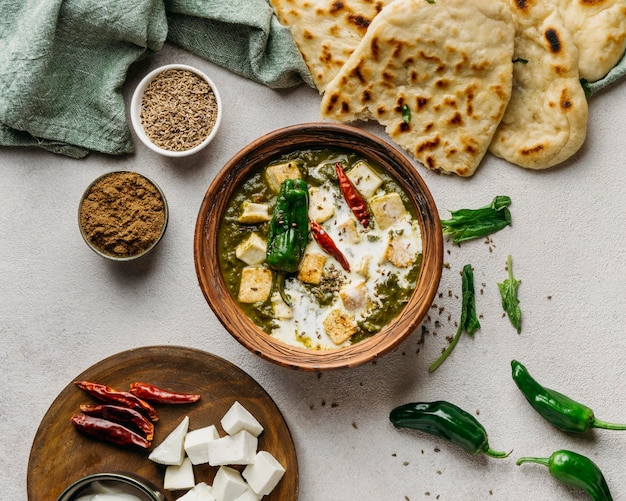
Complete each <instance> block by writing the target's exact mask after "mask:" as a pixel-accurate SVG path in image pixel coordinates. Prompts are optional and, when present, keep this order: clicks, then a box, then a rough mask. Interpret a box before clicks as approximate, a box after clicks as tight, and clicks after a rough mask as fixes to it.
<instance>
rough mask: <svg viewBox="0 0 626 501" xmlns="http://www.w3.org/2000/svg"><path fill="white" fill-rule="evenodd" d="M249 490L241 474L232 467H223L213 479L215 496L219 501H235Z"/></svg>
mask: <svg viewBox="0 0 626 501" xmlns="http://www.w3.org/2000/svg"><path fill="white" fill-rule="evenodd" d="M247 488H248V485H247V484H246V481H245V480H244V479H243V477H242V476H241V473H239V472H238V471H237V470H235V469H234V468H231V467H230V466H221V467H220V469H219V470H217V473H216V474H215V478H214V479H213V496H214V497H215V499H216V500H217V501H235V499H237V498H238V497H239V496H241V495H242V494H243V493H244V492H245V491H246V489H247Z"/></svg>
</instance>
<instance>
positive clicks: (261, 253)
mask: <svg viewBox="0 0 626 501" xmlns="http://www.w3.org/2000/svg"><path fill="white" fill-rule="evenodd" d="M266 255H267V242H266V241H265V240H264V239H263V238H261V237H260V236H259V234H258V233H250V236H249V237H248V238H246V239H245V240H244V241H243V242H241V243H240V244H239V245H238V246H237V247H236V248H235V256H237V259H240V260H241V261H243V262H244V263H246V264H247V265H249V266H254V265H255V264H261V263H262V262H263V261H265V256H266Z"/></svg>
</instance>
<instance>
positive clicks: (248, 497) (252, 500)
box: [235, 486, 262, 501]
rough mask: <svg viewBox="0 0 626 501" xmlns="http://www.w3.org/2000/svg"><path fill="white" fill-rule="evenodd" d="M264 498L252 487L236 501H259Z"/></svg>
mask: <svg viewBox="0 0 626 501" xmlns="http://www.w3.org/2000/svg"><path fill="white" fill-rule="evenodd" d="M261 497H262V496H260V495H259V494H257V493H256V492H254V491H253V490H252V489H251V488H250V486H248V488H247V489H246V490H245V491H243V494H241V495H240V496H238V497H237V499H235V501H259V500H260V499H261Z"/></svg>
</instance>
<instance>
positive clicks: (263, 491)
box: [242, 451, 285, 496]
mask: <svg viewBox="0 0 626 501" xmlns="http://www.w3.org/2000/svg"><path fill="white" fill-rule="evenodd" d="M284 474H285V468H284V467H283V465H281V464H280V463H279V462H278V460H277V459H276V458H275V457H274V456H272V455H271V454H270V453H269V452H267V451H259V452H258V453H257V455H256V457H255V458H254V463H252V464H250V465H248V466H246V467H245V468H244V470H243V473H242V475H243V478H245V479H246V480H247V482H248V485H249V486H250V487H251V488H252V490H253V491H254V492H256V493H257V494H260V495H261V496H267V495H269V494H270V493H271V492H272V491H273V490H274V488H275V487H276V485H277V484H278V482H280V479H281V478H283V475H284Z"/></svg>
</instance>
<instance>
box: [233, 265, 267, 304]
mask: <svg viewBox="0 0 626 501" xmlns="http://www.w3.org/2000/svg"><path fill="white" fill-rule="evenodd" d="M272 280H273V277H272V272H271V270H269V269H267V268H264V267H263V266H246V267H245V268H244V269H243V270H241V282H240V283H239V294H238V296H237V297H238V298H239V301H240V302H242V303H263V302H265V301H266V300H267V298H268V297H269V296H270V292H272Z"/></svg>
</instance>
